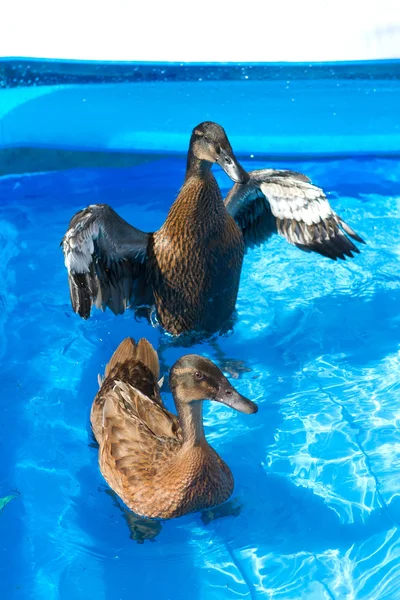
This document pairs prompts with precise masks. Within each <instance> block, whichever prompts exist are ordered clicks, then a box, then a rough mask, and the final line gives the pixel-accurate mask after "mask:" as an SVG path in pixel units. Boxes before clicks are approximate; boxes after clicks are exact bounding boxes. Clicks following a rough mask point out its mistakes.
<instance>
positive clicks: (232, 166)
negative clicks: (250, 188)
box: [216, 148, 250, 183]
mask: <svg viewBox="0 0 400 600" xmlns="http://www.w3.org/2000/svg"><path fill="white" fill-rule="evenodd" d="M216 162H217V164H218V165H219V166H220V167H221V169H223V170H224V171H225V173H226V174H227V175H228V177H230V178H231V179H232V181H234V182H235V183H247V182H248V181H249V179H250V177H249V174H248V173H247V171H245V170H244V169H243V167H242V165H241V164H240V163H239V162H238V161H237V160H236V157H235V156H234V154H233V153H232V151H227V150H224V149H223V148H221V149H220V152H219V156H218V158H217V161H216Z"/></svg>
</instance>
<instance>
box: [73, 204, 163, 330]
mask: <svg viewBox="0 0 400 600" xmlns="http://www.w3.org/2000/svg"><path fill="white" fill-rule="evenodd" d="M150 235H151V234H148V233H144V232H143V231H140V230H139V229H136V228H135V227H132V225H129V223H127V222H126V221H124V219H122V218H121V217H120V216H119V215H118V214H117V213H116V212H115V211H114V210H113V209H112V208H111V207H110V206H108V205H107V204H93V205H91V206H88V207H87V208H85V209H84V210H81V211H79V212H78V213H76V215H75V216H74V217H73V218H72V219H71V222H70V224H69V227H68V231H67V232H66V234H65V236H64V238H63V240H62V242H61V246H62V249H63V252H64V259H65V266H66V267H67V270H68V282H69V290H70V296H71V303H72V307H73V309H74V311H75V312H76V313H78V314H79V315H80V316H81V317H82V318H83V319H88V318H89V317H90V312H91V308H92V306H93V305H95V306H96V307H97V308H100V309H102V310H105V309H106V307H107V306H108V307H109V308H110V309H111V310H112V311H113V313H114V314H122V313H123V312H124V311H125V310H126V309H127V308H128V307H133V306H139V305H143V304H151V303H152V294H151V290H150V289H149V287H148V284H147V282H146V279H145V263H146V260H147V246H148V242H149V238H150Z"/></svg>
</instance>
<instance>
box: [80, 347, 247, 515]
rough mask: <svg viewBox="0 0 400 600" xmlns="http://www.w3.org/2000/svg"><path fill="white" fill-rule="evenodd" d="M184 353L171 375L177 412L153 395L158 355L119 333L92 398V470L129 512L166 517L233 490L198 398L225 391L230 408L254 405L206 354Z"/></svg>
mask: <svg viewBox="0 0 400 600" xmlns="http://www.w3.org/2000/svg"><path fill="white" fill-rule="evenodd" d="M188 356H189V359H187V358H186V362H182V360H181V362H180V363H179V361H178V363H177V364H176V365H175V366H174V367H173V374H172V375H171V378H172V389H173V390H174V398H175V402H176V405H177V409H178V417H177V416H176V415H174V414H172V413H170V412H169V411H168V410H167V409H166V408H165V406H164V405H163V403H162V401H161V398H160V393H159V387H158V383H157V378H158V375H159V373H158V358H157V354H156V352H155V351H154V349H153V348H152V346H151V345H150V344H149V343H148V342H147V341H146V340H141V341H140V342H139V343H138V344H135V342H134V341H133V340H132V339H131V338H127V339H126V340H124V341H123V342H122V343H121V344H120V346H119V347H118V349H117V350H116V352H115V353H114V355H113V357H112V359H111V361H110V363H109V365H107V368H106V377H105V379H104V381H102V382H101V387H100V390H99V392H98V394H97V395H96V398H95V400H94V402H93V405H92V411H91V423H92V429H93V432H94V435H95V437H96V439H97V442H98V443H99V465H100V470H101V472H102V474H103V476H104V478H105V479H106V481H107V483H108V484H109V485H110V487H111V488H112V489H113V490H114V491H115V492H116V493H117V494H118V495H119V496H120V498H121V499H122V500H123V501H124V503H125V504H126V505H127V506H128V507H129V508H130V509H131V510H132V511H133V512H135V513H136V514H137V515H141V516H144V517H149V518H158V519H170V518H174V517H178V516H181V515H183V514H186V513H190V512H194V511H197V510H201V509H204V508H211V507H213V506H216V505H218V504H221V503H223V502H225V501H226V500H227V499H228V498H229V497H230V496H231V494H232V491H233V487H234V481H233V477H232V474H231V472H230V470H229V467H228V466H227V465H226V464H225V462H224V461H223V460H222V459H221V458H220V457H219V456H218V454H217V453H216V452H215V450H213V448H212V447H211V446H210V445H209V444H208V442H207V441H206V438H205V436H204V431H203V425H202V400H200V397H201V396H204V395H210V396H212V395H213V394H217V395H218V394H219V396H221V394H222V396H221V398H222V397H225V396H223V394H224V393H225V392H228V395H226V394H225V395H226V398H228V399H229V400H228V401H229V402H231V401H233V402H235V401H236V402H237V406H236V408H237V410H242V412H249V413H250V412H256V410H257V407H256V405H255V404H254V403H252V402H251V401H250V400H247V399H246V398H244V397H242V396H240V394H238V393H237V392H236V390H234V388H233V387H232V386H231V385H230V384H229V382H228V381H227V380H226V379H225V378H224V376H223V375H222V373H221V372H220V371H219V369H218V368H217V367H216V366H215V365H214V364H213V363H211V361H208V360H207V359H203V358H202V357H197V356H196V355H188ZM200 373H201V374H202V379H201V383H202V386H203V389H201V390H199V389H194V388H200V387H201V385H199V383H198V382H197V379H196V377H198V376H199V374H200ZM196 374H197V375H196ZM174 378H175V379H174ZM207 381H208V383H207ZM182 382H183V383H182ZM221 387H222V388H224V389H222V391H221V389H219V388H221ZM224 390H225V391H224ZM189 398H196V399H195V400H190V399H189ZM232 398H233V400H232ZM219 401H223V400H219ZM234 407H235V406H234Z"/></svg>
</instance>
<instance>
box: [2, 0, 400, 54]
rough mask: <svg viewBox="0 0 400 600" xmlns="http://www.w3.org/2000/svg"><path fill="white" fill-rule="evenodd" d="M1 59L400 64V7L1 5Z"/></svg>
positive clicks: (348, 3)
mask: <svg viewBox="0 0 400 600" xmlns="http://www.w3.org/2000/svg"><path fill="white" fill-rule="evenodd" d="M0 56H3V57H5V56H31V57H44V58H74V59H88V60H119V61H123V60H136V61H146V60H147V61H178V62H179V61H207V62H208V61H234V62H237V61H239V62H240V61H243V62H244V61H251V62H257V61H307V62H308V61H335V60H363V59H364V60H365V59H381V58H400V0H379V1H376V0H372V1H371V0H289V1H288V0H286V1H285V0H258V1H255V0H242V2H240V0H229V1H228V0H197V1H196V0H164V1H162V2H161V1H159V0H156V1H152V0H141V1H140V2H137V1H136V0H129V1H128V0H107V1H104V0H96V1H94V0H3V2H2V8H1V35H0Z"/></svg>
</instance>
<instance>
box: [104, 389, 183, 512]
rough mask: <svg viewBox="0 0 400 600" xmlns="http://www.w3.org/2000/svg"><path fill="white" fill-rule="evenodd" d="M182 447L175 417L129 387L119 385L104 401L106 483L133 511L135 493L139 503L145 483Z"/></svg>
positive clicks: (145, 487)
mask: <svg viewBox="0 0 400 600" xmlns="http://www.w3.org/2000/svg"><path fill="white" fill-rule="evenodd" d="M181 445H182V434H181V429H180V426H179V423H177V419H176V417H175V416H174V415H172V414H171V413H169V412H168V411H167V410H166V409H165V408H164V407H161V406H160V405H159V404H156V403H154V402H153V401H152V400H150V399H149V398H147V397H146V396H144V394H142V393H141V392H140V391H139V390H137V389H135V388H133V387H132V386H130V385H129V384H126V383H123V382H118V383H116V385H115V387H114V389H113V390H112V391H111V392H110V393H109V394H108V395H107V397H106V399H105V402H104V407H103V414H102V436H101V442H100V451H99V464H100V469H101V472H102V474H103V476H104V478H105V479H106V481H107V483H108V484H109V485H110V486H111V487H112V488H113V489H114V490H115V491H116V492H117V494H118V495H119V496H120V497H121V498H122V499H123V501H124V502H125V503H126V504H127V505H128V506H129V507H130V508H132V506H131V500H132V494H134V495H135V497H136V500H137V499H138V498H139V495H140V494H141V493H144V494H146V491H147V486H146V482H151V481H152V480H153V478H154V476H155V475H156V474H157V470H158V468H161V469H162V468H165V460H167V459H168V458H170V457H171V456H173V455H174V454H176V453H177V452H178V450H179V449H180V448H181ZM142 490H143V492H142Z"/></svg>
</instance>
